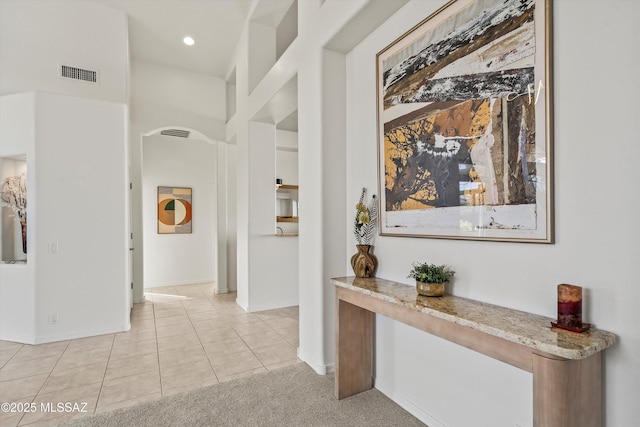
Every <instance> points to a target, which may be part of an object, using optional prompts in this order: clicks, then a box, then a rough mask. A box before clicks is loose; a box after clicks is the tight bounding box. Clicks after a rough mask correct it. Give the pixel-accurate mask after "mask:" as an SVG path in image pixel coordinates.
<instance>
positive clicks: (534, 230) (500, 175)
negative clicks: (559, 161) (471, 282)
mask: <svg viewBox="0 0 640 427" xmlns="http://www.w3.org/2000/svg"><path fill="white" fill-rule="evenodd" d="M551 10H552V5H551V0H454V1H450V2H448V3H447V4H445V5H444V6H443V7H441V8H440V9H439V10H437V11H436V12H435V13H433V14H432V15H431V16H429V17H427V18H426V19H425V20H423V21H422V22H420V23H419V24H418V25H417V26H415V27H413V28H412V29H411V30H409V31H408V32H407V33H405V34H404V35H402V36H401V37H400V38H398V39H397V40H395V41H394V42H393V43H391V44H390V45H389V46H387V47H386V48H384V49H383V50H382V51H380V52H379V53H378V54H377V56H376V74H377V76H376V77H377V88H376V89H377V126H378V176H379V194H380V233H381V234H382V235H390V236H408V237H430V238H447V239H471V240H495V241H516V242H536V243H553V238H554V237H553V209H552V201H553V197H552V195H553V193H552V190H553V188H552V184H553V182H552V160H553V159H552V129H553V115H552V109H551V105H552V103H551V101H552V96H551V95H552V93H551V88H552V81H551V77H552V76H551V57H552V55H551V46H552V44H551V22H552V21H551Z"/></svg>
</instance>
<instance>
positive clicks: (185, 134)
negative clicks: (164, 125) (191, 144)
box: [160, 129, 191, 138]
mask: <svg viewBox="0 0 640 427" xmlns="http://www.w3.org/2000/svg"><path fill="white" fill-rule="evenodd" d="M190 133H191V132H189V131H188V130H182V129H165V130H163V131H160V135H165V136H175V137H178V138H189V134H190Z"/></svg>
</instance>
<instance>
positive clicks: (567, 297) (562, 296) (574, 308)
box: [551, 284, 591, 332]
mask: <svg viewBox="0 0 640 427" xmlns="http://www.w3.org/2000/svg"><path fill="white" fill-rule="evenodd" d="M551 326H553V327H554V328H560V329H566V330H567V331H573V332H584V331H586V330H588V329H589V327H590V326H591V325H589V324H588V323H582V287H581V286H574V285H566V284H561V285H558V321H557V322H551Z"/></svg>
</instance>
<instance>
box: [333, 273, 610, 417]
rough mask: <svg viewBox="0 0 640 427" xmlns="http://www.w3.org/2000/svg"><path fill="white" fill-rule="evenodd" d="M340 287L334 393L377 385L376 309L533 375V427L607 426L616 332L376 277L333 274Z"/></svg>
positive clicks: (344, 394) (341, 394)
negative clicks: (610, 353) (606, 376)
mask: <svg viewBox="0 0 640 427" xmlns="http://www.w3.org/2000/svg"><path fill="white" fill-rule="evenodd" d="M331 283H332V284H333V285H335V286H336V360H335V363H336V365H335V396H336V398H338V399H342V398H345V397H348V396H351V395H354V394H357V393H360V392H362V391H365V390H369V389H370V388H372V387H373V377H372V376H373V357H372V356H373V347H374V342H373V330H374V322H375V313H379V314H382V315H384V316H386V317H389V318H391V319H394V320H396V321H399V322H402V323H405V324H407V325H411V326H413V327H415V328H418V329H421V330H423V331H426V332H428V333H430V334H433V335H436V336H438V337H441V338H444V339H446V340H449V341H451V342H454V343H456V344H459V345H462V346H464V347H467V348H469V349H472V350H475V351H477V352H480V353H482V354H485V355H487V356H489V357H492V358H494V359H497V360H500V361H502V362H505V363H508V364H510V365H513V366H515V367H517V368H520V369H524V370H525V371H527V372H531V373H532V374H533V424H534V426H535V427H600V426H601V425H602V351H603V350H604V349H606V348H607V347H610V346H611V345H613V344H614V342H615V335H613V334H612V333H609V332H606V331H601V330H598V329H595V328H592V329H591V330H589V331H587V332H584V333H575V332H569V331H564V330H558V329H555V328H551V324H550V322H551V321H552V320H555V319H550V318H548V317H544V316H538V315H535V314H531V313H526V312H523V311H518V310H512V309H509V308H505V307H500V306H496V305H492V304H487V303H483V302H479V301H474V300H471V299H467V298H460V297H455V296H452V295H445V296H444V297H441V298H428V297H423V296H420V295H418V294H417V292H416V290H415V287H413V286H408V285H405V284H401V283H397V282H392V281H389V280H383V279H378V278H369V279H358V278H355V277H339V278H334V279H331Z"/></svg>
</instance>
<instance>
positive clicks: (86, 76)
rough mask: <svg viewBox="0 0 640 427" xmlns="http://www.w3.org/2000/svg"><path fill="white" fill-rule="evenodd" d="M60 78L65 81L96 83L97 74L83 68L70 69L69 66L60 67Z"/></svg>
mask: <svg viewBox="0 0 640 427" xmlns="http://www.w3.org/2000/svg"><path fill="white" fill-rule="evenodd" d="M60 77H65V78H67V79H74V80H81V81H83V82H89V83H98V72H97V71H94V70H87V69H84V68H78V67H71V66H69V65H61V66H60Z"/></svg>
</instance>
